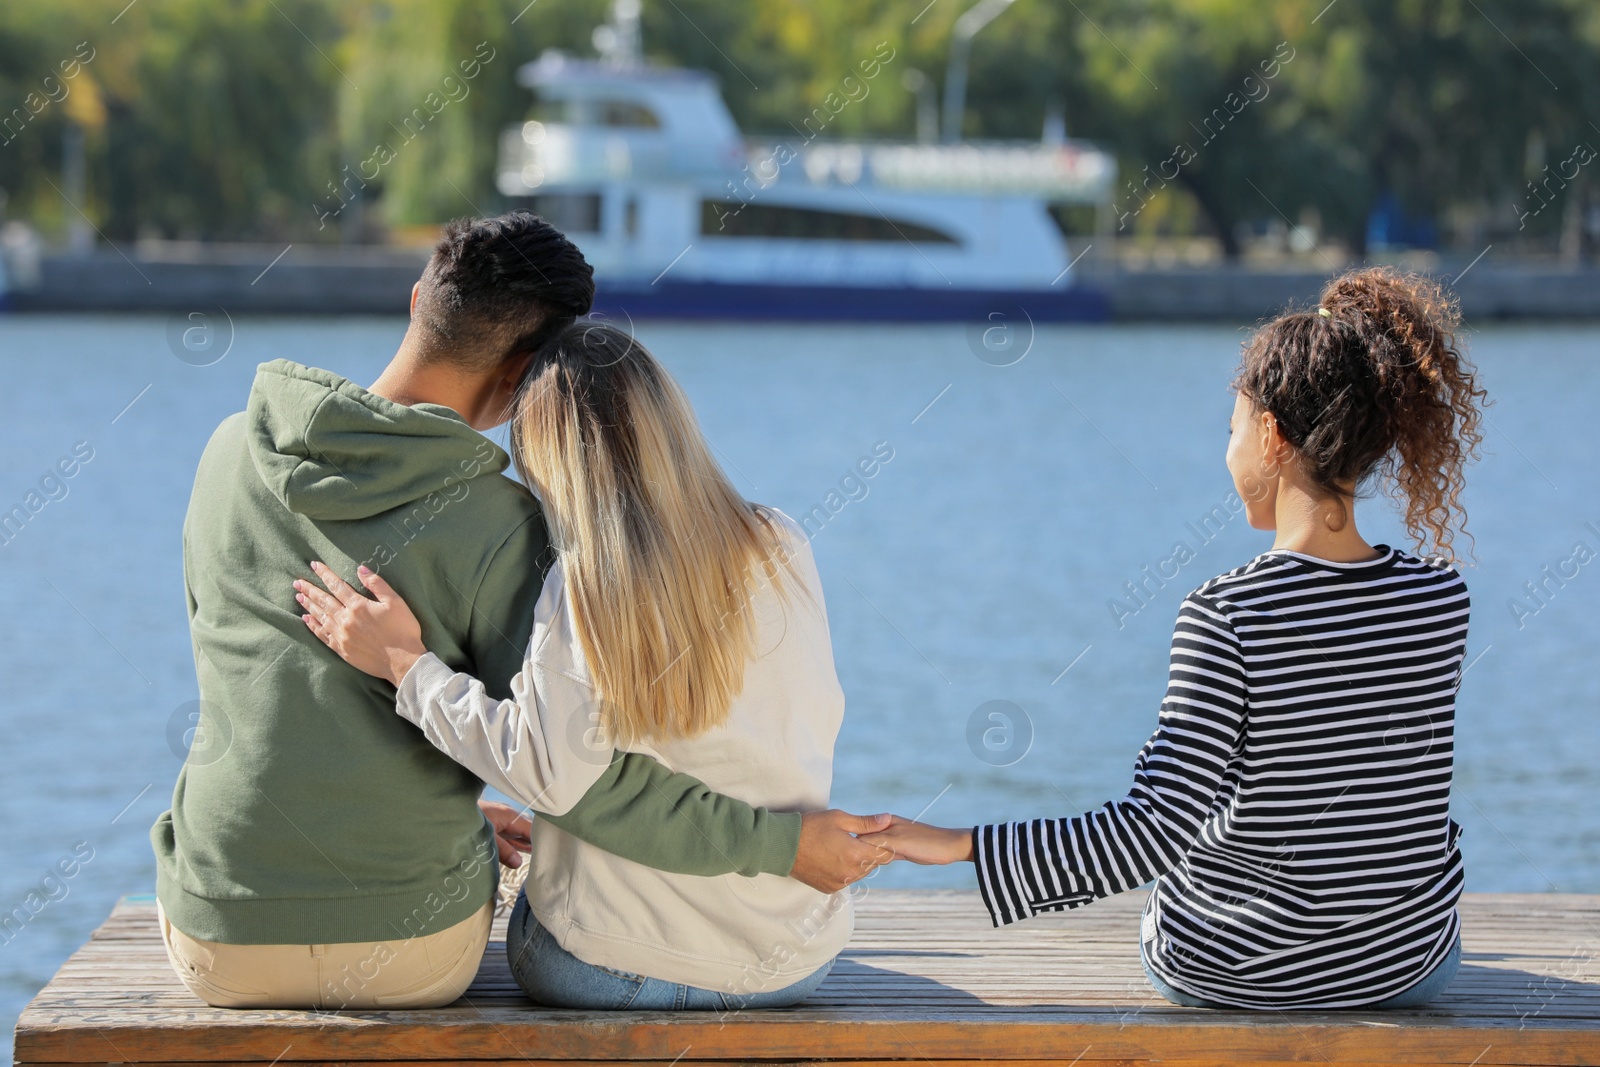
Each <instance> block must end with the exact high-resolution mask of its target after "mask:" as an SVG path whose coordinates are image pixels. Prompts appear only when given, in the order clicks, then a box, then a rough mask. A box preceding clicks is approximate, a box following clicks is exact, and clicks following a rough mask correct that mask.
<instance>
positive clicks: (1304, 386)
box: [1234, 267, 1487, 558]
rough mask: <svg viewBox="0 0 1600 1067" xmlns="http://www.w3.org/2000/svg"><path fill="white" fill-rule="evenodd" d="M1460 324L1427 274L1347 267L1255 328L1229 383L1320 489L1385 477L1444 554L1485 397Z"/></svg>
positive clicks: (1458, 517)
mask: <svg viewBox="0 0 1600 1067" xmlns="http://www.w3.org/2000/svg"><path fill="white" fill-rule="evenodd" d="M1460 323H1461V318H1460V312H1459V309H1458V307H1457V305H1456V303H1455V300H1454V299H1453V298H1452V297H1451V295H1450V294H1449V293H1448V292H1447V291H1446V290H1445V289H1444V287H1443V286H1441V285H1439V284H1438V283H1437V282H1434V281H1431V280H1429V279H1427V278H1424V277H1421V276H1420V275H1416V274H1406V273H1401V272H1400V271H1397V270H1394V269H1391V268H1388V267H1369V268H1367V269H1364V270H1356V271H1350V272H1348V273H1346V274H1343V275H1340V276H1339V277H1337V278H1335V279H1333V280H1332V281H1331V282H1329V283H1328V284H1327V286H1326V287H1325V288H1324V289H1323V290H1322V299H1321V303H1320V306H1319V307H1317V308H1314V309H1311V310H1307V311H1290V312H1287V313H1285V314H1283V315H1280V316H1278V318H1276V319H1274V320H1273V321H1271V322H1269V323H1267V324H1266V325H1265V326H1263V327H1261V328H1260V329H1259V330H1257V331H1256V333H1255V335H1254V336H1253V337H1252V338H1251V339H1250V341H1249V342H1247V343H1246V345H1245V350H1244V359H1243V362H1242V364H1241V365H1240V368H1239V373H1238V377H1237V378H1236V379H1235V380H1234V388H1235V389H1237V390H1238V391H1239V392H1240V393H1241V394H1243V395H1244V396H1245V397H1246V398H1248V399H1249V400H1250V402H1251V403H1252V404H1253V405H1254V406H1255V407H1256V408H1257V409H1258V410H1264V411H1269V412H1271V413H1272V415H1273V417H1274V418H1275V419H1277V422H1278V428H1279V430H1280V431H1281V432H1282V434H1283V436H1284V438H1285V440H1287V441H1288V442H1289V444H1290V445H1292V446H1293V447H1294V449H1295V452H1296V453H1297V454H1298V456H1299V458H1300V460H1301V462H1302V464H1303V465H1304V470H1305V472H1306V474H1307V475H1309V476H1310V478H1311V479H1312V481H1313V482H1315V483H1316V485H1317V486H1318V487H1320V488H1321V489H1323V490H1325V491H1327V493H1328V494H1329V495H1330V496H1333V497H1336V498H1338V499H1342V498H1343V496H1344V494H1345V493H1347V492H1348V491H1349V489H1350V487H1351V486H1354V487H1356V488H1357V490H1358V491H1359V490H1362V489H1364V488H1367V487H1369V486H1370V485H1371V483H1372V482H1373V481H1375V480H1381V481H1383V482H1384V488H1385V489H1386V490H1387V491H1388V492H1389V493H1390V495H1392V496H1393V497H1394V498H1395V499H1396V500H1397V501H1398V502H1399V503H1400V504H1401V505H1402V507H1403V510H1404V517H1405V526H1406V531H1407V532H1408V533H1409V534H1410V535H1411V536H1412V538H1414V539H1415V540H1416V542H1417V546H1418V548H1420V549H1422V550H1424V551H1426V550H1428V549H1429V548H1430V546H1431V548H1432V550H1433V551H1434V552H1437V553H1438V554H1439V555H1441V556H1444V557H1446V558H1454V556H1453V553H1452V544H1453V541H1454V535H1455V533H1456V532H1457V531H1460V532H1461V533H1466V522H1467V518H1466V512H1465V511H1464V510H1463V509H1462V507H1461V487H1462V467H1463V466H1464V465H1465V464H1466V463H1468V462H1470V461H1472V460H1475V459H1476V458H1477V455H1478V448H1479V445H1480V444H1481V443H1482V441H1483V433H1482V431H1481V429H1480V422H1481V415H1480V412H1479V407H1480V406H1481V405H1482V403H1483V402H1486V400H1487V396H1486V394H1485V392H1484V391H1483V389H1481V388H1479V386H1478V384H1477V381H1476V378H1475V373H1476V372H1475V370H1474V368H1473V366H1472V364H1471V363H1469V362H1468V361H1467V359H1466V357H1465V356H1464V355H1463V354H1462V351H1461V348H1460V345H1459V342H1458V339H1457V332H1458V331H1459V329H1460ZM1468 536H1469V538H1470V535H1468Z"/></svg>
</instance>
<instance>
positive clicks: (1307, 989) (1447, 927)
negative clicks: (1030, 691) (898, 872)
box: [974, 546, 1468, 1008]
mask: <svg viewBox="0 0 1600 1067" xmlns="http://www.w3.org/2000/svg"><path fill="white" fill-rule="evenodd" d="M1379 551H1380V552H1381V553H1382V555H1381V556H1380V558H1378V559H1376V560H1373V561H1370V562H1365V563H1349V564H1341V563H1330V562H1327V561H1324V560H1320V559H1316V558H1313V557H1310V556H1305V555H1300V554H1298V553H1293V552H1285V551H1273V552H1268V553H1266V554H1265V555H1262V556H1259V557H1257V558H1256V559H1255V560H1253V561H1252V562H1250V563H1248V564H1246V565H1245V566H1243V567H1240V568H1239V569H1237V570H1234V571H1231V572H1229V573H1228V574H1224V575H1222V576H1220V577H1217V578H1214V579H1212V580H1211V581H1209V582H1207V583H1206V584H1205V585H1203V586H1201V587H1200V588H1199V589H1198V590H1196V591H1195V592H1193V593H1191V594H1190V595H1189V596H1188V597H1187V598H1186V599H1185V600H1184V602H1183V607H1182V609H1181V610H1180V611H1179V614H1178V622H1177V626H1176V629H1175V632H1174V634H1173V638H1172V655H1171V669H1170V674H1169V680H1168V686H1167V695H1166V699H1165V700H1164V701H1163V703H1162V706H1161V717H1160V721H1159V724H1158V725H1157V727H1156V731H1155V733H1154V734H1153V735H1152V736H1151V738H1150V740H1149V742H1148V743H1147V744H1146V745H1145V746H1144V748H1143V750H1142V751H1141V752H1140V753H1139V758H1138V760H1137V761H1136V763H1135V765H1134V783H1133V788H1132V789H1131V790H1130V791H1129V792H1128V794H1127V796H1125V797H1123V798H1122V799H1121V800H1117V801H1113V802H1112V803H1109V804H1107V805H1105V806H1104V807H1102V808H1099V809H1097V810H1095V811H1092V812H1089V813H1087V814H1084V815H1080V816H1078V817H1077V818H1071V819H1038V820H1034V821H1032V822H1021V823H1006V824H1001V825H995V826H980V827H978V828H977V829H976V830H975V831H974V846H975V849H974V854H975V856H976V859H977V867H978V881H979V887H980V890H981V892H982V894H983V899H984V903H985V904H986V905H987V906H988V908H989V912H990V915H991V916H992V917H993V919H994V922H995V925H997V926H999V925H1002V924H1005V923H1012V922H1016V921H1017V920H1019V919H1026V918H1029V917H1031V916H1033V915H1036V914H1038V913H1039V912H1043V911H1061V910H1064V909H1067V908H1074V907H1078V906H1080V905H1083V904H1087V903H1089V902H1090V901H1093V900H1095V899H1097V898H1099V897H1103V896H1109V895H1110V894H1112V893H1119V892H1122V891H1124V890H1128V889H1133V888H1135V887H1137V886H1140V885H1143V884H1145V883H1147V882H1149V881H1150V880H1151V879H1155V880H1156V884H1155V887H1154V891H1153V892H1152V893H1151V894H1150V900H1149V904H1148V905H1147V906H1146V909H1145V916H1144V923H1143V930H1142V937H1143V939H1144V941H1145V951H1146V956H1147V959H1148V960H1149V962H1150V965H1151V967H1152V968H1153V969H1154V970H1155V972H1156V973H1157V974H1158V975H1159V976H1160V977H1161V978H1163V979H1164V980H1165V981H1167V982H1168V983H1170V984H1171V985H1172V986H1174V987H1176V988H1178V989H1180V990H1183V991H1185V992H1188V993H1191V994H1193V995H1195V996H1198V997H1202V998H1204V999H1206V1000H1210V1001H1215V1002H1217V1003H1221V1004H1231V1005H1238V1006H1242V1007H1279V1008H1290V1007H1294V1008H1335V1007H1354V1006H1359V1005H1363V1004H1373V1003H1376V1002H1378V1001H1380V1000H1383V999H1385V998H1387V997H1389V996H1392V995H1394V994H1396V993H1399V992H1403V991H1404V990H1406V989H1407V988H1409V987H1410V986H1412V985H1414V984H1416V982H1418V981H1419V980H1420V979H1421V978H1423V977H1424V976H1425V975H1426V974H1427V973H1428V972H1429V971H1430V970H1432V968H1433V967H1434V965H1435V964H1437V963H1438V962H1439V961H1440V960H1441V959H1442V958H1443V957H1444V955H1445V954H1446V953H1447V952H1448V951H1449V949H1450V947H1451V946H1452V944H1453V943H1454V941H1455V938H1456V936H1457V934H1458V932H1459V924H1460V920H1459V919H1458V917H1457V914H1456V902H1457V899H1458V898H1459V897H1460V894H1461V885H1462V879H1463V871H1462V863H1461V856H1460V852H1459V850H1458V849H1457V847H1456V839H1457V837H1458V835H1459V833H1460V828H1459V827H1457V826H1456V825H1455V823H1453V822H1452V821H1451V819H1450V814H1449V806H1450V777H1451V767H1452V760H1453V754H1454V728H1455V694H1456V689H1457V687H1458V685H1459V684H1460V679H1461V669H1462V656H1463V653H1464V650H1465V645H1466V637H1467V616H1468V598H1467V590H1466V584H1465V582H1463V581H1462V579H1461V576H1460V574H1458V573H1457V572H1456V571H1455V570H1454V569H1453V568H1451V567H1450V566H1449V565H1448V564H1447V563H1445V562H1444V561H1442V560H1439V559H1426V560H1423V559H1418V558H1416V557H1414V556H1411V555H1408V554H1406V553H1403V552H1398V551H1395V550H1393V549H1388V548H1384V547H1382V546H1380V548H1379Z"/></svg>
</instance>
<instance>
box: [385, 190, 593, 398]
mask: <svg viewBox="0 0 1600 1067" xmlns="http://www.w3.org/2000/svg"><path fill="white" fill-rule="evenodd" d="M593 303H594V268H592V267H590V266H589V262H588V260H586V259H584V258H583V253H582V252H580V251H579V250H578V246H577V245H575V244H573V243H572V242H571V241H570V240H568V239H567V237H566V235H565V234H563V233H562V232H561V231H560V230H558V229H556V228H555V227H554V226H552V225H550V223H548V222H546V221H545V220H544V219H542V218H540V217H539V216H538V215H535V214H534V213H533V212H531V211H510V212H507V213H506V214H504V215H496V216H494V217H493V218H486V219H466V218H463V219H456V220H455V221H453V222H451V223H450V224H449V225H447V226H446V227H445V229H444V236H443V237H442V238H441V239H440V241H439V243H438V245H437V246H436V247H435V248H434V250H433V255H432V257H431V258H430V259H429V260H428V265H427V267H426V268H425V269H424V270H423V272H422V281H421V285H420V288H419V289H418V290H417V303H416V307H415V309H414V310H413V318H414V319H415V321H416V323H417V325H418V326H419V327H420V331H421V335H422V340H423V343H424V345H425V346H426V351H427V352H428V353H429V354H430V355H433V356H437V357H438V358H439V359H441V360H447V361H449V362H453V363H457V364H461V365H465V366H471V367H476V368H488V367H494V366H498V365H499V364H500V363H502V362H504V361H505V360H507V359H510V358H512V357H515V356H520V355H525V354H527V353H530V352H533V351H535V350H537V349H538V348H539V347H540V346H541V345H543V344H544V342H545V341H546V340H548V339H549V338H551V337H554V336H555V335H556V334H557V333H558V332H560V331H561V330H562V329H563V328H565V327H566V326H568V325H570V324H571V323H572V322H573V320H575V319H577V318H578V317H580V316H582V315H586V314H588V313H589V308H590V306H591V305H592V304H593Z"/></svg>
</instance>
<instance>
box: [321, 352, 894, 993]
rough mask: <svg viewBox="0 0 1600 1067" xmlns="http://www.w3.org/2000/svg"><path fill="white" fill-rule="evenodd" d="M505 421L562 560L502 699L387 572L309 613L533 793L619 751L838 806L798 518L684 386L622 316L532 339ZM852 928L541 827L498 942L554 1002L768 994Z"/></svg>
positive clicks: (825, 640) (777, 892)
mask: <svg viewBox="0 0 1600 1067" xmlns="http://www.w3.org/2000/svg"><path fill="white" fill-rule="evenodd" d="M512 435H513V442H512V444H513V452H514V454H515V456H516V461H517V465H518V469H519V470H520V471H521V473H522V476H523V479H524V480H525V481H526V482H527V483H528V485H529V486H530V487H531V488H533V489H534V491H535V492H536V493H537V494H538V495H539V497H540V499H541V501H542V502H543V506H544V510H545V513H546V517H547V519H548V521H549V523H550V527H551V532H552V541H553V544H554V546H555V549H556V551H557V553H558V556H559V558H558V559H557V561H556V565H555V566H553V567H552V568H551V569H550V572H549V577H548V579H547V580H546V582H545V586H544V589H543V592H542V595H541V597H540V600H539V605H538V611H537V616H536V621H535V625H534V630H533V636H532V639H531V641H530V643H529V645H528V650H527V655H526V660H525V663H524V667H523V670H522V672H521V674H520V675H519V676H518V678H517V679H516V680H515V681H514V682H513V683H512V691H513V696H512V698H511V699H510V700H504V701H496V700H491V699H489V698H488V696H487V695H486V694H485V691H484V687H483V685H482V683H481V682H479V681H478V680H477V679H475V678H472V677H470V676H468V675H465V674H459V673H454V672H452V671H451V670H450V669H449V668H448V667H446V666H445V665H444V663H442V662H441V661H440V660H439V659H438V658H437V657H435V656H433V655H431V654H429V653H428V652H427V650H426V648H425V647H424V644H423V641H422V635H421V631H420V629H419V626H418V623H417V621H416V618H415V616H413V614H412V613H411V610H410V609H409V608H408V607H407V606H406V603H405V601H404V600H402V599H401V598H400V597H399V596H398V595H397V594H396V593H395V592H394V591H393V590H392V589H391V588H390V587H389V586H388V584H387V583H385V582H384V581H383V580H382V579H381V578H379V577H378V576H377V575H376V574H371V573H370V572H366V571H363V572H362V579H363V581H364V582H365V584H366V586H367V588H368V589H369V590H370V591H371V592H372V593H373V594H374V596H376V598H377V599H376V600H371V599H368V598H366V597H364V596H362V595H361V594H360V593H358V592H356V591H355V590H354V589H352V588H350V587H349V586H348V585H346V584H345V583H344V582H342V581H340V580H339V579H338V577H337V576H336V575H333V574H332V572H330V571H328V570H327V569H326V568H324V567H321V566H320V565H317V574H318V576H319V577H321V578H322V579H323V581H324V582H325V583H327V584H328V585H329V588H330V590H331V591H332V592H331V593H329V592H323V591H322V590H319V589H317V588H316V587H315V586H311V585H309V584H308V583H300V584H298V585H297V588H298V589H300V590H301V594H300V595H301V597H302V598H303V599H302V603H303V604H304V605H305V607H306V609H307V614H306V615H305V616H304V617H305V620H306V624H307V625H308V626H309V627H310V628H311V629H312V630H313V632H315V633H316V634H317V636H319V637H320V638H322V639H323V640H324V641H325V642H326V643H327V644H328V645H329V646H330V647H332V648H333V649H334V650H335V651H336V652H338V653H339V655H341V656H343V657H344V658H345V659H346V660H347V661H349V662H350V663H351V664H353V665H354V666H356V667H358V668H360V669H361V670H363V671H366V672H367V673H369V674H372V675H375V676H377V677H380V678H387V679H389V680H390V681H391V682H393V683H394V684H395V686H396V687H397V688H398V700H397V709H396V710H397V711H398V712H399V713H400V714H401V715H403V716H405V717H406V718H407V719H410V720H411V721H412V722H414V723H416V724H417V725H418V726H420V727H421V728H422V730H423V732H424V733H425V735H426V736H427V737H428V739H429V740H430V741H431V742H432V743H433V744H434V745H436V746H438V747H439V748H440V749H441V750H443V751H444V752H445V753H446V754H448V755H449V756H451V757H452V758H453V759H455V760H457V761H458V762H460V763H461V764H463V765H464V766H466V767H467V768H469V769H470V770H472V771H474V772H475V773H477V774H478V775H479V776H480V777H481V778H483V779H484V781H486V782H488V783H489V784H491V785H494V786H496V787H497V788H499V789H501V790H502V791H504V792H506V793H507V794H508V795H510V796H513V797H515V798H517V799H519V800H521V801H523V802H524V803H527V804H529V805H531V806H534V807H537V808H538V809H539V810H545V811H556V812H559V811H561V810H564V807H565V806H566V805H569V804H571V803H575V802H576V799H577V798H578V797H580V796H581V795H582V794H583V792H584V791H585V790H586V789H588V787H589V786H590V785H591V784H592V783H593V782H594V781H595V780H596V779H597V778H598V777H599V776H600V774H601V772H602V771H603V770H604V769H605V767H606V764H607V763H608V762H609V760H610V754H611V751H612V749H613V748H616V749H618V750H621V751H626V752H642V753H648V754H649V755H651V756H653V757H655V758H656V759H658V760H660V761H661V762H662V763H664V764H665V765H667V766H668V767H669V768H671V769H673V770H676V771H683V772H686V773H689V774H692V775H694V776H696V777H698V778H700V779H701V780H702V781H703V782H705V784H706V785H707V786H708V787H709V788H711V789H713V790H716V791H717V792H720V793H724V794H726V795H728V796H730V797H735V798H738V799H740V800H744V801H747V802H749V803H751V804H758V805H764V806H766V807H768V808H770V809H773V810H784V811H809V810H812V809H816V808H822V807H826V805H827V801H828V790H829V786H830V782H831V778H832V762H833V746H834V739H835V737H836V736H837V734H838V731H839V725H840V721H841V718H842V716H843V712H844V695H843V693H842V691H841V690H840V688H839V682H838V679H837V678H836V676H835V674H834V665H833V652H832V648H831V645H830V642H829V636H828V622H827V615H826V613H825V611H824V609H823V599H822V588H821V584H820V580H819V578H818V576H817V570H816V565H815V563H814V562H813V560H812V556H811V550H810V547H809V545H808V544H807V542H806V539H805V536H804V534H803V532H802V531H801V529H800V527H799V526H798V525H797V524H796V523H795V522H794V521H793V520H791V519H790V518H789V517H788V516H786V515H784V514H783V513H782V512H779V511H777V510H775V509H772V508H767V507H762V506H760V505H755V504H751V503H749V502H747V501H745V500H744V499H743V498H742V497H740V496H739V494H738V493H736V492H735V491H734V488H733V486H732V484H731V483H730V482H729V481H728V479H727V477H726V476H725V475H724V473H723V472H722V470H721V468H720V467H719V466H718V465H717V463H716V461H715V460H713V459H712V456H711V452H710V449H709V447H708V445H707V444H706V441H705V439H704V438H703V436H702V435H701V433H700V430H699V427H698V425H697V424H696V422H695V418H694V414H693V412H692V411H691V409H690V407H689V404H688V401H687V399H686V398H685V396H684V394H683V392H682V391H681V390H680V389H679V387H678V385H677V384H676V383H675V382H674V381H673V380H672V378H671V377H670V376H669V375H668V374H667V372H666V371H665V370H664V369H663V368H662V367H661V365H660V364H659V363H658V362H657V361H656V360H655V359H654V357H652V356H651V355H650V353H649V352H647V351H646V350H645V349H644V347H643V346H641V345H640V344H638V342H637V341H635V340H634V339H633V338H631V337H629V336H628V335H626V334H624V333H622V332H620V331H618V330H615V329H612V328H610V327H606V326H603V325H596V324H592V323H579V324H577V325H575V326H573V327H571V328H570V329H568V330H567V331H565V332H564V333H562V334H561V335H560V336H559V337H557V338H556V339H555V341H554V342H553V343H551V344H549V345H547V346H546V347H545V348H544V349H542V350H541V351H540V353H539V354H538V355H537V356H536V357H535V358H534V361H533V363H532V365H531V367H530V368H529V371H528V377H527V379H526V382H525V384H524V387H523V392H522V396H521V398H520V400H519V402H518V409H517V413H516V416H515V419H514V421H513V423H512ZM490 621H491V622H492V620H490ZM884 858H887V856H885V857H884ZM868 866H869V867H870V864H868ZM861 873H862V874H865V873H867V872H866V870H865V869H864V870H863V871H862V872H861ZM851 926H852V919H851V912H850V902H849V898H848V895H847V894H845V893H842V892H841V893H836V894H834V895H832V896H827V895H824V894H823V893H820V892H817V891H816V890H813V889H810V888H808V887H807V886H805V885H803V884H801V883H800V882H798V881H795V880H793V879H789V878H781V877H778V876H776V875H771V874H757V875H755V876H754V877H743V876H740V875H737V874H730V875H724V876H721V877H715V878H705V877H694V876H689V875H678V874H671V873H667V872H663V871H658V870H654V869H652V868H649V867H645V866H643V865H641V864H638V863H635V862H633V861H631V860H626V859H622V858H621V857H618V856H614V855H611V854H610V853H607V852H604V851H601V850H600V849H598V848H595V847H594V846H592V845H589V844H586V843H585V842H583V841H580V840H578V839H577V838H575V837H572V836H570V835H568V834H566V833H563V832H562V831H561V830H558V829H556V828H555V827H554V826H552V825H551V824H549V823H548V822H546V821H543V820H536V821H535V822H534V827H533V834H532V867H531V871H530V875H529V877H528V880H527V883H526V886H525V888H524V891H523V894H522V895H521V896H520V897H519V898H518V900H517V905H516V908H515V910H514V911H513V912H512V915H511V920H510V928H509V931H508V933H507V936H506V952H507V955H508V957H509V958H510V961H511V969H512V973H513V974H514V975H515V976H516V978H517V981H518V983H519V984H520V985H521V986H522V988H523V990H524V991H525V992H527V994H528V996H529V997H530V998H532V999H533V1000H534V1001H536V1002H538V1003H541V1004H545V1005H549V1006H552V1007H567V1008H598V1009H617V1008H634V1009H657V1010H660V1009H680V1008H690V1009H696V1008H698V1009H710V1010H721V1009H726V1008H741V1007H777V1006H783V1005H787V1004H793V1003H795V1002H797V1001H799V1000H801V999H803V998H804V997H806V996H807V995H808V994H810V993H811V992H812V991H813V990H815V989H816V987H817V986H818V985H819V984H820V983H821V982H822V979H823V978H824V977H825V976H826V975H827V973H828V970H829V969H830V968H831V967H832V966H833V961H834V958H835V956H837V955H838V953H839V950H840V949H841V948H843V947H844V944H845V942H846V941H847V940H848V939H849V937H850V932H851Z"/></svg>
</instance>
